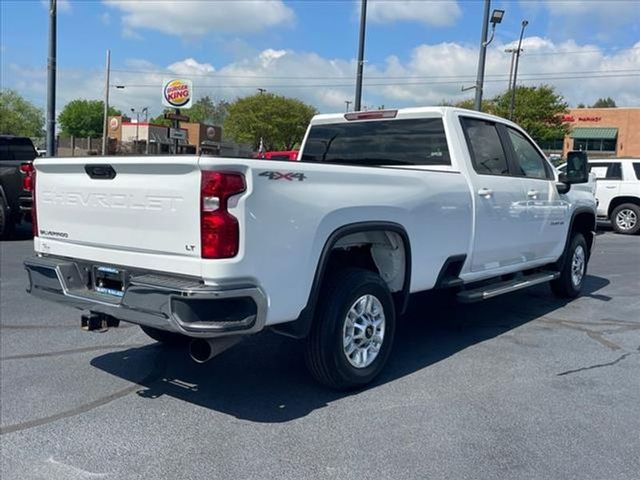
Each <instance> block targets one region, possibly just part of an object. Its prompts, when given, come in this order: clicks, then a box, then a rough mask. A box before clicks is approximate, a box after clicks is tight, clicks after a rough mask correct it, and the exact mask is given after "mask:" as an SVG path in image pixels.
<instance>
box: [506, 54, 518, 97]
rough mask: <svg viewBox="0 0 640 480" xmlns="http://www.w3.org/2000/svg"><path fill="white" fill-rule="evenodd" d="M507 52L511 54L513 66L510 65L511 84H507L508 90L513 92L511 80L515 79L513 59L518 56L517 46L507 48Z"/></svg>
mask: <svg viewBox="0 0 640 480" xmlns="http://www.w3.org/2000/svg"><path fill="white" fill-rule="evenodd" d="M504 51H505V52H506V53H510V54H511V66H510V67H509V84H508V85H507V92H509V93H511V81H512V80H513V61H514V59H515V58H516V49H515V48H505V50H504Z"/></svg>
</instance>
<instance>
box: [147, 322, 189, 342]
mask: <svg viewBox="0 0 640 480" xmlns="http://www.w3.org/2000/svg"><path fill="white" fill-rule="evenodd" d="M140 328H141V329H142V331H143V332H144V333H146V334H147V335H148V336H150V337H151V338H153V339H154V340H155V341H156V342H160V343H162V344H164V345H175V346H178V345H186V344H187V343H188V342H189V340H190V339H189V337H187V336H185V335H180V334H179V333H174V332H167V331H166V330H160V329H159V328H153V327H147V326H146V325H140Z"/></svg>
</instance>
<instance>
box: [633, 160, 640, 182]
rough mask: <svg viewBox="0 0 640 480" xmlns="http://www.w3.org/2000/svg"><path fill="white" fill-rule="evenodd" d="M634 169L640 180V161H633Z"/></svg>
mask: <svg viewBox="0 0 640 480" xmlns="http://www.w3.org/2000/svg"><path fill="white" fill-rule="evenodd" d="M633 170H634V171H635V172H636V178H637V179H638V180H640V162H638V163H636V162H634V163H633Z"/></svg>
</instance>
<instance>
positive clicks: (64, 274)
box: [24, 257, 267, 338]
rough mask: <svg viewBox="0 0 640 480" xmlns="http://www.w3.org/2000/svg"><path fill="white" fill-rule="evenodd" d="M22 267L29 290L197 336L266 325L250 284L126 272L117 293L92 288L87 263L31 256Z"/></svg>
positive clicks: (261, 300) (259, 297)
mask: <svg viewBox="0 0 640 480" xmlns="http://www.w3.org/2000/svg"><path fill="white" fill-rule="evenodd" d="M24 266H25V268H26V270H27V273H28V275H29V288H28V289H27V291H28V292H29V293H31V294H32V295H34V296H37V297H40V298H44V299H47V300H52V301H55V302H58V303H62V304H66V305H69V306H72V307H75V308H79V309H82V310H89V311H91V312H96V313H103V314H106V315H110V316H112V317H114V318H117V319H118V320H122V321H125V322H131V323H136V324H140V325H146V326H149V327H154V328H159V329H162V330H168V331H172V332H176V333H181V334H183V335H187V336H189V337H195V338H215V337H222V336H227V335H239V334H250V333H255V332H258V331H260V330H262V329H263V328H264V324H265V319H266V313H267V299H266V297H265V295H264V293H263V292H262V290H260V289H259V288H258V287H256V286H252V285H237V284H236V285H233V286H232V287H231V286H230V287H228V288H223V287H212V286H207V285H204V284H203V283H202V282H201V281H200V280H199V279H195V278H186V277H178V276H168V275H162V274H154V273H149V272H141V271H129V276H128V281H127V282H126V287H125V288H124V291H123V295H122V297H116V296H113V295H109V294H102V293H98V292H96V291H95V290H93V289H92V288H90V283H91V279H90V275H91V273H90V272H91V268H90V267H91V266H92V265H91V264H90V263H89V262H81V261H76V260H72V259H65V258H57V257H31V258H28V259H27V260H25V262H24ZM125 268H126V267H125Z"/></svg>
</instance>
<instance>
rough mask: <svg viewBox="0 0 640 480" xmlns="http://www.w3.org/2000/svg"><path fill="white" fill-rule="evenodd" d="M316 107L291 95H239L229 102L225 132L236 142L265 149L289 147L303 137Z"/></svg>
mask: <svg viewBox="0 0 640 480" xmlns="http://www.w3.org/2000/svg"><path fill="white" fill-rule="evenodd" d="M315 114H316V109H315V108H313V107H312V106H310V105H307V104H305V103H303V102H301V101H300V100H297V99H295V98H287V97H283V96H280V95H274V94H272V93H263V94H256V95H252V96H250V97H244V98H239V99H237V100H236V101H234V102H233V103H231V104H230V105H229V114H228V116H227V118H226V120H225V122H224V131H225V135H226V136H229V137H230V138H232V139H233V140H235V141H236V142H238V143H248V144H251V145H252V146H253V148H258V146H259V145H260V139H261V138H262V139H263V141H264V145H265V148H266V149H267V150H291V149H293V148H294V147H295V146H296V144H298V143H299V142H300V141H301V140H302V137H303V136H304V133H305V130H306V128H307V125H308V124H309V121H310V120H311V117H313V115H315Z"/></svg>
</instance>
